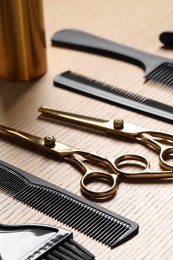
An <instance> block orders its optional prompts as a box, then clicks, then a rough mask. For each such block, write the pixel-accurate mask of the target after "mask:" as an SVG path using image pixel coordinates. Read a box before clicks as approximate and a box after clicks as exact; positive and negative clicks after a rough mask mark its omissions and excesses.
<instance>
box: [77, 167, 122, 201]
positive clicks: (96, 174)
mask: <svg viewBox="0 0 173 260" xmlns="http://www.w3.org/2000/svg"><path fill="white" fill-rule="evenodd" d="M117 180H118V175H116V174H110V173H106V172H101V171H93V170H90V171H88V172H86V173H85V175H84V176H83V177H82V178H81V181H80V187H81V191H82V193H83V194H84V195H85V196H86V197H88V198H90V199H92V200H105V199H109V198H112V197H113V196H114V195H115V193H116V190H117ZM97 181H101V182H106V184H108V185H109V188H107V189H106V190H104V191H94V190H91V189H89V188H88V184H91V183H96V182H97Z"/></svg>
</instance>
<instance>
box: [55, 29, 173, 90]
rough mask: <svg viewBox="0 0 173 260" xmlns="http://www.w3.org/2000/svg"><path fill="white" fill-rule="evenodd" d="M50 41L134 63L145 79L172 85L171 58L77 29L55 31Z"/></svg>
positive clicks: (172, 64) (172, 65)
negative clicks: (143, 71)
mask: <svg viewBox="0 0 173 260" xmlns="http://www.w3.org/2000/svg"><path fill="white" fill-rule="evenodd" d="M51 41H52V43H53V44H54V45H61V46H64V47H71V48H77V49H79V50H84V51H88V52H94V53H98V54H102V55H107V56H111V57H116V58H118V59H121V60H125V61H128V62H130V63H134V64H136V65H138V66H140V67H142V68H143V69H144V70H145V74H144V77H145V79H146V81H147V80H154V81H158V82H162V83H164V84H167V85H173V60H172V59H168V58H165V57H161V56H157V55H154V54H150V53H147V52H144V51H140V50H137V49H134V48H131V47H127V46H125V45H122V44H119V43H116V42H113V41H109V40H107V39H104V38H101V37H98V36H95V35H93V34H90V33H86V32H83V31H79V30H70V29H69V30H62V31H59V32H56V33H55V34H54V35H53V36H52V38H51Z"/></svg>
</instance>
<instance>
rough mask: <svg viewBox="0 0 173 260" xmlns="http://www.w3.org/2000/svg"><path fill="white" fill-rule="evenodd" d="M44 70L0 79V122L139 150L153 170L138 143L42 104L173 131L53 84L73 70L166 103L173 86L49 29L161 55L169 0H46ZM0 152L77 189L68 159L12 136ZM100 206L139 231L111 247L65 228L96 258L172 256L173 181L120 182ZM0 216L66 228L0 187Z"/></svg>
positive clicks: (109, 150) (98, 145) (78, 142)
mask: <svg viewBox="0 0 173 260" xmlns="http://www.w3.org/2000/svg"><path fill="white" fill-rule="evenodd" d="M44 13H45V29H46V42H47V60H48V71H47V73H46V74H45V75H44V76H43V77H42V78H40V79H38V80H36V81H32V82H25V83H17V82H7V81H4V80H0V121H1V124H5V125H8V126H11V127H15V128H18V129H21V130H23V131H27V132H29V133H32V134H35V135H40V136H45V135H47V134H52V135H55V136H56V138H57V139H58V140H59V141H61V142H63V143H66V144H69V145H72V146H76V147H78V148H81V149H86V150H89V151H95V152H98V153H100V154H102V155H105V156H110V157H111V156H114V155H117V156H118V155H121V154H124V153H128V152H134V153H140V154H141V155H144V156H146V157H147V159H149V160H150V161H151V167H152V168H153V169H158V168H159V166H158V156H157V154H156V153H154V152H153V151H152V150H150V149H148V148H147V147H144V146H142V145H139V144H134V143H133V144H132V143H130V142H126V141H125V140H123V139H121V138H116V137H110V136H109V137H108V136H106V135H105V134H101V133H99V134H98V133H97V132H94V131H88V129H87V128H86V130H85V129H81V128H77V127H73V126H72V125H70V124H63V123H62V124H61V123H59V124H56V123H54V122H50V121H45V120H42V119H41V118H40V117H39V112H38V108H39V107H40V106H42V105H46V106H50V107H54V108H57V109H62V110H65V111H71V112H76V113H82V114H85V115H89V116H96V117H99V118H104V119H112V118H115V117H119V118H123V119H124V120H126V121H128V122H131V123H133V124H137V125H140V126H143V127H148V128H152V129H160V130H161V129H162V130H165V131H169V132H173V127H172V125H171V124H169V123H165V122H162V121H159V120H156V119H153V118H150V117H147V116H144V115H141V114H139V113H135V112H131V111H129V110H126V109H123V108H120V107H117V106H115V105H111V104H108V103H105V102H101V101H98V100H95V99H93V98H89V97H85V96H82V95H80V94H76V93H72V92H70V91H67V90H64V89H61V88H57V87H54V86H53V78H54V77H55V75H56V74H58V73H61V72H63V71H65V70H72V71H74V72H78V73H81V74H84V75H86V76H89V77H93V78H96V79H98V80H101V81H105V82H107V83H110V84H113V85H117V86H118V87H120V88H123V89H128V90H130V91H133V92H136V93H138V94H142V95H145V96H147V97H150V98H153V99H157V100H158V101H161V102H164V103H167V104H170V105H172V94H173V89H172V88H171V87H165V86H159V85H157V84H150V83H147V84H144V78H143V76H144V71H143V70H142V69H141V68H139V67H137V66H135V65H130V64H128V63H125V62H122V61H118V60H115V59H111V58H107V57H101V56H98V55H94V54H89V53H83V52H79V51H77V50H76V51H75V50H70V49H63V48H58V47H53V46H51V41H50V39H51V36H52V35H53V33H54V32H56V31H59V30H62V29H67V28H74V29H81V30H84V31H87V32H90V33H93V34H96V35H98V36H101V37H105V38H107V39H110V40H113V41H117V42H119V43H123V44H126V45H128V46H131V47H135V48H138V49H141V50H143V51H148V52H151V53H155V54H158V55H162V56H165V57H169V58H173V51H172V50H167V49H164V48H162V44H161V43H160V42H159V34H160V33H161V32H162V31H164V30H172V24H173V16H172V14H173V4H172V0H167V1H165V0H153V1H149V0H145V1H139V0H138V1H137V0H129V1H126V0H121V1H120V0H95V1H91V0H87V1H83V0H73V1H67V0H65V1H64V0H58V1H57V0H44ZM0 147H1V148H0V158H1V160H4V161H6V162H8V163H11V164H13V165H15V166H17V167H19V168H22V169H23V170H26V171H28V172H30V173H32V174H34V175H36V176H38V177H41V178H43V179H45V180H48V181H49V182H52V183H54V184H57V185H58V186H61V187H63V188H65V189H67V190H69V191H72V192H74V193H76V194H78V195H81V194H80V187H79V181H80V177H81V173H80V172H79V171H78V170H77V169H75V168H74V167H73V166H72V165H69V164H67V163H65V162H61V161H59V160H58V158H57V160H53V159H50V158H48V157H46V156H45V155H44V154H43V155H42V154H41V153H37V151H36V150H33V151H32V150H31V149H30V150H27V147H26V149H25V148H24V147H21V146H18V145H17V143H16V144H15V143H14V142H10V141H8V138H6V139H4V138H2V139H0ZM102 206H104V207H106V208H108V209H110V210H112V211H115V212H116V213H119V214H121V215H123V216H126V217H128V218H130V219H132V220H134V221H136V222H137V223H138V224H139V226H140V229H139V234H138V235H137V236H135V237H134V238H133V239H131V240H129V241H127V242H126V243H124V244H123V245H121V246H119V247H117V248H116V249H113V250H111V249H109V248H107V247H105V246H104V245H102V244H101V243H98V242H96V241H94V240H93V239H91V238H89V237H87V236H85V235H83V234H81V233H80V232H77V231H75V230H74V229H71V230H72V231H73V233H74V238H75V240H77V241H78V242H79V243H81V244H82V245H83V246H85V247H86V248H88V249H89V250H90V251H91V252H92V253H93V254H95V256H96V259H99V260H102V259H103V260H105V259H110V260H115V259H119V260H120V259H121V260H126V259H130V260H140V259H141V260H142V259H145V260H150V259H152V260H153V259H157V260H158V259H161V260H167V259H169V260H171V259H172V257H173V246H172V245H173V242H172V238H173V222H172V219H173V183H172V182H169V183H164V182H163V183H157V182H156V183H154V182H151V183H143V182H142V180H140V181H139V182H136V183H126V182H121V183H120V185H119V187H118V191H117V194H116V196H115V198H114V199H112V200H111V201H109V202H104V203H102ZM0 212H1V214H0V222H1V223H11V224H13V223H45V224H46V223H47V224H55V225H57V226H59V227H60V226H61V227H65V228H68V229H70V228H69V227H66V226H65V225H63V224H62V223H59V222H57V221H55V220H52V219H51V218H49V217H46V216H44V215H43V214H41V213H39V212H36V211H35V210H33V209H30V208H28V207H27V206H25V205H22V204H21V203H20V202H16V201H14V200H13V199H11V198H9V197H8V196H7V195H5V194H3V193H1V197H0Z"/></svg>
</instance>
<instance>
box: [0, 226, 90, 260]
mask: <svg viewBox="0 0 173 260" xmlns="http://www.w3.org/2000/svg"><path fill="white" fill-rule="evenodd" d="M0 241H1V243H0V257H1V258H0V259H2V260H9V259H13V260H29V259H30V260H31V259H32V260H36V259H37V260H93V259H95V257H94V255H93V254H91V253H90V252H89V251H88V250H87V249H85V248H84V247H82V246H81V245H79V244H78V243H77V242H76V241H74V240H73V233H72V232H71V231H67V230H65V229H62V228H57V227H55V226H50V225H40V224H24V225H3V224H0ZM10 244H12V245H13V248H12V249H10V250H9V247H10Z"/></svg>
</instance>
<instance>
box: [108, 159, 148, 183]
mask: <svg viewBox="0 0 173 260" xmlns="http://www.w3.org/2000/svg"><path fill="white" fill-rule="evenodd" d="M113 160H114V166H115V169H116V171H117V172H118V173H119V174H120V175H121V176H124V177H125V178H145V177H147V178H148V177H151V176H150V173H151V174H152V175H153V172H152V171H151V170H150V162H149V161H148V160H147V159H146V158H145V157H143V156H141V155H138V154H125V155H122V156H119V157H117V158H115V159H113ZM136 162H137V163H136ZM124 165H138V166H140V167H142V169H141V170H137V171H127V170H124V168H122V166H124Z"/></svg>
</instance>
